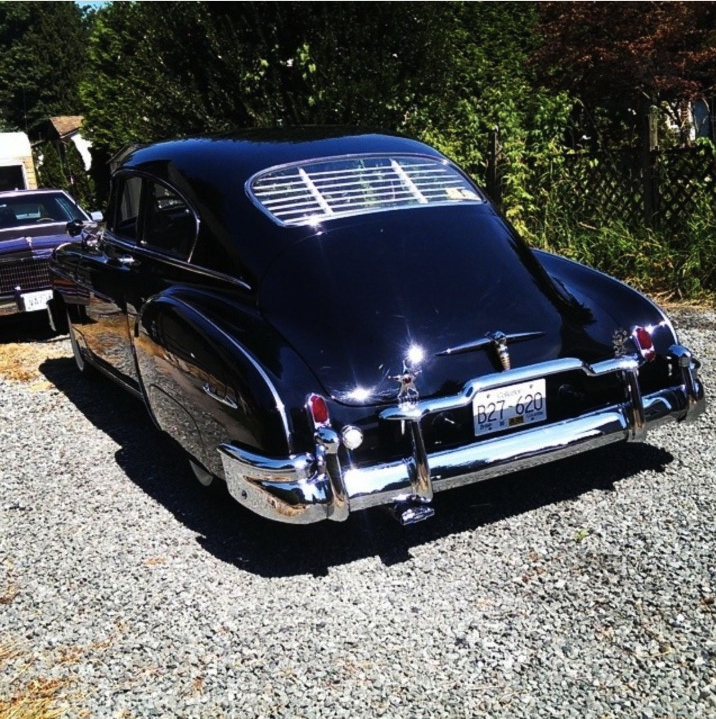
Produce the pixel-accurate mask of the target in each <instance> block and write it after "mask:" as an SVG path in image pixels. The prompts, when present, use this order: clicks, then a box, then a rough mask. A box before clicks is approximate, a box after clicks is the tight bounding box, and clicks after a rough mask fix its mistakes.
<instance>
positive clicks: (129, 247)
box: [102, 230, 253, 292]
mask: <svg viewBox="0 0 716 719" xmlns="http://www.w3.org/2000/svg"><path fill="white" fill-rule="evenodd" d="M102 243H103V244H109V245H111V246H112V247H118V248H120V249H121V250H122V251H124V252H134V253H138V254H139V255H143V256H146V257H148V258H149V259H152V260H157V261H159V262H165V263H166V264H168V265H171V266H173V267H177V268H178V269H182V270H190V271H192V272H195V273H197V274H200V275H202V276H203V277H213V278H214V279H218V280H223V281H225V282H230V283H231V284H234V285H238V286H239V287H241V289H243V290H245V291H246V292H252V291H253V287H252V286H251V285H250V284H249V283H248V282H246V281H245V280H241V279H239V278H238V277H234V276H233V275H227V274H225V273H223V272H219V271H218V270H212V269H210V268H208V267H204V266H203V265H197V264H194V263H192V262H190V261H189V260H182V259H181V258H179V257H173V256H172V255H168V254H165V253H164V252H160V251H158V250H154V249H152V248H151V247H150V246H149V245H144V244H141V243H137V242H129V241H127V240H125V239H123V238H121V237H118V236H117V235H115V234H114V233H113V232H111V231H110V230H105V231H104V233H103V235H102Z"/></svg>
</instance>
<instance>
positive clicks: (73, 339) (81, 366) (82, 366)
mask: <svg viewBox="0 0 716 719" xmlns="http://www.w3.org/2000/svg"><path fill="white" fill-rule="evenodd" d="M67 330H68V332H69V335H70V344H71V345H72V354H73V356H74V358H75V364H76V365H77V369H78V370H79V371H80V374H82V375H84V376H85V377H92V376H94V375H95V374H96V370H95V368H94V367H92V365H90V364H89V363H88V362H87V360H86V359H85V358H84V356H83V354H82V350H81V349H80V346H79V343H78V342H77V336H76V335H75V331H74V329H73V328H72V322H71V320H70V315H69V312H68V313H67Z"/></svg>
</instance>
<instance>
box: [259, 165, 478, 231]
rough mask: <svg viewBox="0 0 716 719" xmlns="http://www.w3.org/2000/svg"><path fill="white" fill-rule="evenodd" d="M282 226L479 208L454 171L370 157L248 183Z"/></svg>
mask: <svg viewBox="0 0 716 719" xmlns="http://www.w3.org/2000/svg"><path fill="white" fill-rule="evenodd" d="M247 189H248V192H249V195H250V196H251V197H252V198H253V199H254V201H255V202H256V203H257V204H258V205H259V206H260V207H261V208H262V209H263V210H264V211H265V212H266V213H267V214H268V215H269V216H270V217H272V218H273V219H274V220H275V221H276V222H278V223H279V224H281V225H312V224H317V223H318V222H322V221H323V220H327V219H331V218H336V217H346V216H349V215H359V214H367V213H373V212H381V211H385V210H396V209H405V208H413V207H425V206H434V205H453V204H456V203H461V202H473V203H475V202H477V203H481V202H483V199H482V197H481V196H480V195H479V194H478V192H477V190H476V189H475V187H474V186H473V185H472V184H471V183H470V181H469V180H468V179H467V178H466V177H465V176H464V175H463V174H462V173H461V172H460V171H459V170H458V169H457V168H456V167H454V166H453V165H451V164H449V163H448V162H446V161H441V160H439V159H436V158H432V157H422V156H414V155H390V156H386V155H379V156H376V155H368V156H350V157H340V158H335V159H329V160H320V161H309V162H303V163H300V164H295V165H282V166H280V167H273V168H271V169H268V170H265V171H263V172H260V173H258V174H257V175H255V176H254V177H253V178H251V180H249V182H248V183H247Z"/></svg>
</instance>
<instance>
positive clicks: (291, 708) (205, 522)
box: [0, 309, 716, 719]
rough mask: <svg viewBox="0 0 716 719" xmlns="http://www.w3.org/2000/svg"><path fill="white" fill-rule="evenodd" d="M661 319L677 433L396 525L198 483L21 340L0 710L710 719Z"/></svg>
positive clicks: (707, 523)
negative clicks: (23, 371)
mask: <svg viewBox="0 0 716 719" xmlns="http://www.w3.org/2000/svg"><path fill="white" fill-rule="evenodd" d="M672 316H673V319H674V321H675V323H676V325H677V326H678V327H679V329H680V336H681V340H682V341H683V342H684V343H685V344H687V345H688V346H690V347H691V348H692V349H693V350H694V352H695V354H696V355H697V356H698V357H699V358H701V360H702V361H703V370H702V376H703V378H704V380H705V382H706V383H707V390H708V400H709V405H708V409H707V412H706V413H705V414H704V415H703V416H702V417H701V418H699V420H698V422H697V423H695V424H691V425H676V424H668V425H664V426H663V427H660V428H659V429H657V430H654V431H653V432H651V433H650V435H649V437H648V441H647V442H646V443H644V444H633V445H620V446H611V447H607V448H605V449H603V450H599V451H598V452H593V453H590V454H587V455H584V456H581V457H573V458H570V459H566V460H564V461H562V462H560V463H558V464H553V465H547V466H545V467H541V468H538V469H535V470H531V471H528V472H522V473H520V474H515V475H512V476H509V477H505V478H501V479H496V480H494V481H490V482H486V483H482V484H478V485H474V486H472V487H466V488H463V489H459V490H456V491H453V492H447V493H440V494H438V495H437V497H436V500H435V508H436V516H435V517H434V518H433V519H432V520H430V521H428V522H425V523H422V524H419V525H416V526H414V527H409V528H401V527H399V526H398V524H397V523H396V522H395V521H394V520H393V519H391V518H390V517H388V515H387V514H386V513H384V512H383V511H380V510H369V511H367V512H362V513H357V514H355V515H353V516H352V517H351V518H350V519H349V520H348V521H347V522H345V523H324V524H321V525H315V526H309V527H290V526H283V525H279V524H275V523H271V522H268V521H266V520H263V519H261V518H259V517H255V516H253V515H251V514H250V513H249V512H247V511H245V510H243V509H242V508H240V507H239V506H238V505H237V504H236V503H234V502H233V500H231V499H230V498H229V497H228V496H227V495H226V494H221V493H219V494H212V493H207V492H205V491H204V490H203V488H202V487H200V486H199V484H198V483H197V482H195V480H194V479H193V475H192V473H191V471H190V470H189V468H188V465H187V463H186V461H185V459H184V457H183V456H182V455H181V453H179V452H178V451H177V449H176V447H175V446H174V445H172V443H171V442H169V441H168V440H167V439H165V438H164V437H163V436H162V435H161V434H160V433H159V432H158V431H157V430H156V429H155V428H154V427H153V425H152V424H151V422H150V420H149V418H148V416H147V414H146V412H145V410H144V408H143V406H142V405H141V403H140V402H138V401H136V400H134V399H133V398H132V397H130V396H129V395H126V394H125V393H123V391H122V390H121V389H119V388H118V387H116V386H115V385H114V384H113V383H111V382H110V381H108V380H106V379H103V378H96V379H94V380H91V379H88V378H84V377H81V376H80V375H79V374H78V373H77V372H76V369H75V367H74V363H73V359H72V352H71V348H70V345H69V341H68V339H67V338H66V337H60V338H50V337H48V336H46V335H43V334H42V332H37V331H36V332H35V335H36V336H33V337H30V338H29V339H26V340H23V341H21V342H19V344H20V345H21V349H22V353H23V356H24V357H25V358H26V361H27V363H28V364H29V365H30V366H33V365H34V368H35V369H36V375H35V376H32V377H31V378H30V379H27V378H25V379H23V380H17V379H13V378H12V377H9V376H4V375H2V372H0V410H1V411H2V416H3V421H2V423H0V714H2V707H3V700H5V701H7V700H8V699H12V698H15V699H16V700H17V698H18V697H22V696H23V693H27V692H29V691H30V686H31V683H32V682H33V681H34V682H37V681H42V682H46V683H49V682H53V684H52V685H51V686H53V687H55V690H54V693H53V694H52V701H53V707H54V708H55V709H56V710H57V712H59V716H61V717H64V718H66V719H76V718H83V719H89V718H95V717H96V718H98V719H99V718H105V717H108V718H112V719H113V718H116V719H133V718H135V717H136V718H138V719H139V718H142V719H144V718H145V717H182V718H184V717H186V718H187V719H190V718H195V717H196V718H199V717H201V718H204V717H210V718H211V719H239V718H241V719H250V718H251V717H256V718H257V719H258V718H259V717H262V718H263V717H272V718H274V717H275V718H278V717H286V718H289V717H290V718H291V719H296V718H303V719H323V718H331V719H333V718H335V717H351V718H353V717H388V718H390V719H398V718H403V717H404V718H406V719H427V718H430V719H439V718H445V717H446V718H450V719H452V718H454V717H470V718H472V717H485V718H490V719H502V718H504V719H508V718H509V719H519V718H521V717H524V718H525V719H527V718H530V719H534V717H550V718H553V717H564V718H565V719H570V718H572V717H574V718H575V719H577V718H578V719H617V717H618V718H621V717H634V718H635V719H671V718H673V717H688V718H689V719H713V718H714V717H716V622H715V621H714V619H715V617H716V614H715V612H716V604H715V600H714V597H715V595H716V542H715V541H714V530H713V526H714V516H716V491H714V490H715V489H716V469H715V467H716V456H715V454H716V450H715V449H714V447H716V408H714V406H713V404H712V403H711V398H712V397H713V392H714V388H716V372H715V370H714V367H716V312H714V311H711V310H696V309H688V310H685V309H681V310H674V311H673V312H672ZM2 340H3V337H2V329H1V328H0V341H2ZM15 341H16V342H17V339H16V340H15ZM8 351H10V350H9V349H8V345H7V344H6V345H4V346H2V345H0V354H2V353H4V352H8ZM46 686H50V685H49V684H47V685H46Z"/></svg>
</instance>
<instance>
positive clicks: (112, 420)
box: [40, 358, 673, 577]
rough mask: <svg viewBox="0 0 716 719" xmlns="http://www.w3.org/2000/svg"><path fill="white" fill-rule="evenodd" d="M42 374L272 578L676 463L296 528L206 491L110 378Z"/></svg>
mask: <svg viewBox="0 0 716 719" xmlns="http://www.w3.org/2000/svg"><path fill="white" fill-rule="evenodd" d="M40 369H41V371H42V372H43V374H44V375H45V376H46V377H47V379H48V380H49V381H50V382H52V383H53V384H54V385H55V386H56V387H57V388H58V389H59V390H60V391H62V392H63V393H64V394H65V395H66V396H67V397H68V398H69V399H70V400H71V401H72V402H73V403H74V404H75V405H76V406H77V408H78V409H79V410H80V411H81V412H82V413H83V414H84V415H85V416H86V417H87V419H89V420H90V421H91V422H92V423H93V424H94V425H95V426H96V427H97V428H98V429H99V430H100V431H102V432H104V433H105V434H107V435H108V436H109V437H111V439H112V440H113V441H115V442H116V443H117V444H118V445H119V446H120V449H119V450H118V451H117V453H116V461H117V463H118V464H119V466H120V467H121V468H122V469H123V471H124V472H125V473H126V474H127V477H129V479H130V480H131V481H132V482H134V483H135V484H136V485H137V486H138V487H139V488H140V489H142V490H143V491H144V492H146V493H147V494H148V495H149V496H151V497H152V498H153V499H155V500H156V501H157V502H159V503H160V504H162V505H163V506H164V507H165V508H166V509H168V510H169V511H170V512H171V513H172V514H173V515H174V516H175V517H176V518H177V519H178V520H179V521H180V522H182V523H183V524H184V525H185V526H186V527H188V528H189V529H190V530H191V531H193V532H196V534H197V542H198V543H199V544H200V545H201V546H202V547H203V548H204V550H206V551H207V552H209V553H210V554H212V555H214V556H215V557H217V558H218V559H221V560H222V561H224V562H227V563H229V564H232V565H235V566H236V567H238V568H240V569H242V570H244V571H249V572H253V573H255V574H257V575H261V576H264V577H280V576H295V575H303V574H312V575H315V576H321V575H325V574H327V573H328V570H329V569H330V567H333V566H337V565H341V564H345V563H348V562H353V561H356V560H359V559H364V558H367V557H375V556H378V557H380V559H381V561H382V562H383V563H384V564H385V565H386V566H390V565H392V564H396V563H400V562H404V561H410V560H411V558H412V555H411V549H412V548H413V547H416V546H419V545H422V544H425V543H429V542H432V541H433V540H436V539H439V538H442V537H445V536H449V535H451V534H455V533H459V532H464V531H473V530H476V529H479V527H482V526H488V525H490V524H492V523H494V522H498V521H500V520H502V519H505V518H507V517H511V516H517V515H520V514H522V513H525V512H530V511H531V510H534V509H537V508H539V507H543V506H547V505H551V504H556V503H559V502H565V501H569V500H572V499H575V498H577V497H579V496H580V495H582V494H584V493H587V492H590V491H593V490H598V491H612V490H613V489H614V484H615V483H616V482H619V481H621V480H624V479H626V478H628V477H632V476H634V475H635V474H637V473H639V472H643V471H645V470H649V471H655V472H660V471H663V469H664V468H665V467H666V466H667V465H668V464H669V463H670V462H671V461H672V460H673V456H672V455H671V454H670V453H669V452H666V451H665V450H663V449H660V448H658V447H654V446H652V445H649V444H624V443H621V444H618V445H611V446H609V447H605V448H602V449H599V450H595V451H593V452H590V453H587V454H585V455H578V456H575V457H570V458H568V459H564V460H561V461H560V462H557V463H552V464H548V465H544V466H542V467H539V468H535V469H532V470H527V471H523V472H519V473H515V474H511V475H507V476H505V477H502V478H498V479H494V480H490V481H487V482H482V483H479V484H475V485H471V486H468V487H462V488H458V489H455V490H452V491H449V492H440V493H438V494H436V496H435V500H434V507H435V516H434V517H433V518H432V519H430V520H428V521H426V522H422V523H420V524H416V525H413V526H410V527H401V526H400V525H399V524H398V523H397V522H396V521H395V519H394V518H393V517H392V516H390V514H389V513H388V512H387V511H386V510H384V509H370V510H365V511H362V512H356V513H355V514H353V515H351V516H350V518H349V519H348V520H347V521H346V522H320V523H318V524H314V525H307V526H298V525H286V524H281V523H277V522H272V521H269V520H265V519H263V518H261V517H258V516H256V515H254V514H253V513H251V512H249V511H248V510H246V509H244V508H242V507H240V506H239V505H238V503H236V502H235V501H234V500H233V499H232V498H231V497H230V496H229V494H228V492H227V491H226V490H225V488H223V489H222V490H220V491H207V490H206V489H205V488H203V487H201V486H200V485H199V483H198V482H197V481H196V480H195V479H194V476H193V474H192V472H191V470H190V469H189V467H188V463H187V461H186V458H185V456H184V455H183V453H182V452H181V450H180V449H179V448H178V447H177V446H176V445H175V444H174V442H173V441H172V440H171V439H169V438H168V437H167V436H165V435H163V434H162V433H161V432H160V431H159V430H157V429H156V428H155V427H154V425H153V424H152V422H151V420H150V418H149V416H148V414H147V412H146V410H145V408H144V406H143V405H142V403H141V402H139V401H138V400H136V399H135V398H133V397H132V396H131V395H129V394H128V393H126V392H125V391H124V390H122V389H121V388H120V387H119V386H117V385H115V384H114V383H113V382H111V381H110V380H108V379H104V378H101V377H97V378H93V379H89V378H86V377H83V376H80V375H79V373H78V372H77V369H76V367H75V365H74V361H73V360H72V359H70V358H61V359H49V360H47V361H45V362H43V363H42V365H41V366H40ZM100 397H101V401H98V400H99V398H100ZM78 441H81V438H78Z"/></svg>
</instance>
